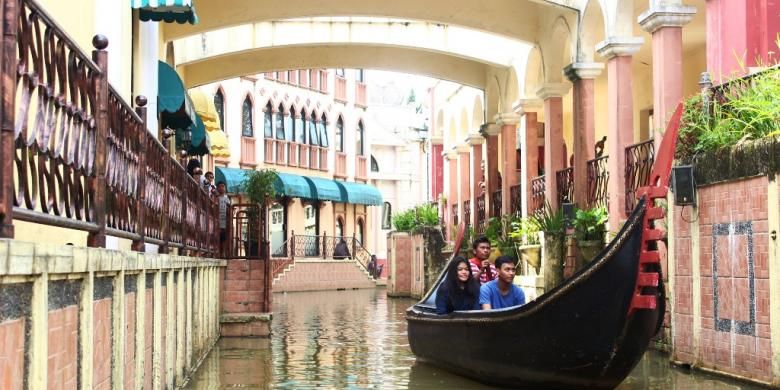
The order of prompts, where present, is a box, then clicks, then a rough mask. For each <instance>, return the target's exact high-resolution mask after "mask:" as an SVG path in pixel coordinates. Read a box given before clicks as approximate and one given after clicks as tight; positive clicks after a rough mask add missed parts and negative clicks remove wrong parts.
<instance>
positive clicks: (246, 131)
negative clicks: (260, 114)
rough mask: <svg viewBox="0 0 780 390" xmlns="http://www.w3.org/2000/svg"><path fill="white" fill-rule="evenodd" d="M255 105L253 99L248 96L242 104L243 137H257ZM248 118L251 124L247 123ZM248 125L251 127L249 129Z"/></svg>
mask: <svg viewBox="0 0 780 390" xmlns="http://www.w3.org/2000/svg"><path fill="white" fill-rule="evenodd" d="M254 110H255V104H254V102H253V101H252V98H250V97H249V95H247V96H246V97H245V98H244V101H243V102H242V103H241V136H242V137H248V138H254V136H255V118H254V117H255V115H254ZM247 116H248V117H249V118H248V119H249V123H247ZM247 125H248V126H249V127H248V128H247Z"/></svg>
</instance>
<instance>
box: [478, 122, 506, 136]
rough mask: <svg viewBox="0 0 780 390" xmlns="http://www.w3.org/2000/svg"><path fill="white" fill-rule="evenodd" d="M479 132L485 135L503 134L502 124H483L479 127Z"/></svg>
mask: <svg viewBox="0 0 780 390" xmlns="http://www.w3.org/2000/svg"><path fill="white" fill-rule="evenodd" d="M479 132H480V133H481V134H482V136H483V137H486V136H489V135H499V134H501V126H499V125H497V124H495V123H485V124H483V125H482V127H480V128H479Z"/></svg>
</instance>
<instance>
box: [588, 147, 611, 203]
mask: <svg viewBox="0 0 780 390" xmlns="http://www.w3.org/2000/svg"><path fill="white" fill-rule="evenodd" d="M608 159H609V156H601V157H598V158H595V159H593V160H588V207H597V206H604V207H609V170H607V161H608Z"/></svg>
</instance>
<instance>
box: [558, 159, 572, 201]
mask: <svg viewBox="0 0 780 390" xmlns="http://www.w3.org/2000/svg"><path fill="white" fill-rule="evenodd" d="M555 182H556V184H557V187H558V194H556V195H557V197H556V199H558V205H559V206H560V205H562V204H564V203H573V202H574V168H573V167H569V168H566V169H563V170H560V171H558V172H556V173H555Z"/></svg>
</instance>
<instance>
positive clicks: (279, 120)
mask: <svg viewBox="0 0 780 390" xmlns="http://www.w3.org/2000/svg"><path fill="white" fill-rule="evenodd" d="M276 139H284V106H282V105H281V104H280V105H279V111H278V112H277V113H276Z"/></svg>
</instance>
